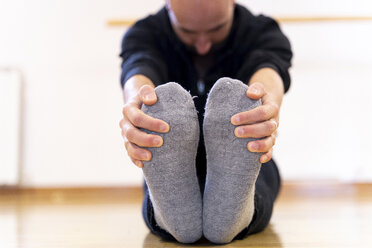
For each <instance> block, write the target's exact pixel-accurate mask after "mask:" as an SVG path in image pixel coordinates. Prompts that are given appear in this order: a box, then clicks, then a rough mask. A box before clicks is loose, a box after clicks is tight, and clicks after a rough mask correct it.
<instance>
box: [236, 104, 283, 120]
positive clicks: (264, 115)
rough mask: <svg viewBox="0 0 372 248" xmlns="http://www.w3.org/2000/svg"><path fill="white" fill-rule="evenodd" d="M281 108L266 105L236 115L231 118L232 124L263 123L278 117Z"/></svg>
mask: <svg viewBox="0 0 372 248" xmlns="http://www.w3.org/2000/svg"><path fill="white" fill-rule="evenodd" d="M278 111H279V107H278V106H277V105H275V104H264V105H261V106H258V107H256V108H254V109H251V110H248V111H245V112H241V113H238V114H235V115H233V116H232V117H231V124H233V125H244V124H253V123H257V122H263V121H266V120H269V119H271V118H273V117H274V116H277V114H278Z"/></svg>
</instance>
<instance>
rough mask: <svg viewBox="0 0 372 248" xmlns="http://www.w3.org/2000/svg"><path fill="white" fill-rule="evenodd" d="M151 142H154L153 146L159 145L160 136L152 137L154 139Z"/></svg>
mask: <svg viewBox="0 0 372 248" xmlns="http://www.w3.org/2000/svg"><path fill="white" fill-rule="evenodd" d="M153 144H154V145H155V146H159V145H161V138H160V137H156V138H154V140H153Z"/></svg>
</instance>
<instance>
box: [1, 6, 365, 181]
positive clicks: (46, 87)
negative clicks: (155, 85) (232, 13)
mask: <svg viewBox="0 0 372 248" xmlns="http://www.w3.org/2000/svg"><path fill="white" fill-rule="evenodd" d="M240 2H243V3H244V4H246V5H248V6H250V7H251V8H252V10H253V11H254V12H255V13H260V12H265V13H267V14H270V15H275V16H282V15H292V16H298V15H372V6H371V3H370V2H369V1H354V2H353V5H352V6H349V5H350V4H349V1H337V5H336V6H335V5H334V1H320V0H317V1H310V2H309V1H289V0H281V1H268V0H261V1H253V0H250V1H248V0H247V1H240ZM162 3H163V1H162V0H156V1H145V0H138V1H129V0H108V1H98V0H95V1H93V0H91V1H89V0H75V1H73V0H64V1H62V0H53V1H47V0H0V6H1V7H0V66H14V67H18V68H21V70H22V71H23V73H24V78H25V82H24V83H25V88H24V95H25V109H24V123H23V126H24V137H23V140H24V144H23V157H22V164H23V167H24V170H23V183H24V185H26V186H36V187H37V186H41V187H43V186H84V185H96V186H97V185H98V186H99V185H102V186H104V185H138V184H140V183H141V180H142V177H141V171H140V170H139V169H137V168H135V167H134V166H133V165H131V164H130V162H129V161H130V160H129V159H128V158H127V157H126V155H125V154H126V152H125V149H124V147H123V144H122V139H121V136H120V129H119V126H118V122H119V120H120V118H121V107H122V96H121V91H120V87H119V74H120V60H119V57H118V54H119V50H120V49H119V47H120V41H121V37H122V35H123V33H124V32H125V30H124V28H112V27H111V28H110V27H108V26H107V25H106V22H107V20H109V19H112V18H137V17H141V16H144V15H147V14H148V13H151V12H154V11H156V10H157V9H158V8H160V6H161V5H162ZM371 30H372V23H371V22H355V23H343V22H340V23H316V24H284V25H283V31H284V32H285V33H286V34H287V35H288V36H289V37H290V39H291V41H292V44H293V47H294V51H295V59H294V67H293V69H292V76H293V85H292V88H291V90H290V92H289V94H288V95H287V96H286V99H285V102H284V103H283V108H282V118H281V123H280V125H281V127H280V137H279V140H278V145H277V147H276V152H275V156H276V157H277V161H278V163H279V164H280V167H281V171H282V173H283V177H284V178H285V179H339V180H372V169H371V167H372V166H370V165H371V162H372V161H371V159H370V156H369V154H370V153H371V151H372V149H371V148H372V147H371V145H370V142H369V141H370V140H371V138H372V131H371V130H370V128H369V127H370V126H371V124H372V123H371V122H372V121H371V118H372V117H371V111H368V110H369V109H370V107H371V106H372V103H371V100H369V95H370V93H371V80H372V77H371V69H372V61H371V60H370V58H371V55H372V54H371V51H372V49H370V45H369V44H372V37H371V34H370V33H371ZM0 170H1V168H0Z"/></svg>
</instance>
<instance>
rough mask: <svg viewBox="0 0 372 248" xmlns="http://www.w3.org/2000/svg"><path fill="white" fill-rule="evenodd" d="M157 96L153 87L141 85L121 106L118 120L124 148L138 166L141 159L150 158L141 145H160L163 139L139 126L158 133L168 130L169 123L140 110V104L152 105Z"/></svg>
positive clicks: (146, 159)
mask: <svg viewBox="0 0 372 248" xmlns="http://www.w3.org/2000/svg"><path fill="white" fill-rule="evenodd" d="M157 100H158V99H157V96H156V94H155V90H154V88H153V87H151V86H149V85H143V86H142V87H141V88H140V89H139V91H138V93H137V94H135V95H134V96H133V97H132V98H131V99H129V100H128V101H127V102H126V103H125V105H124V107H123V119H122V120H121V121H120V124H119V125H120V128H121V135H122V136H123V138H124V144H125V148H126V150H127V152H128V155H129V157H130V159H131V160H132V162H133V163H134V164H135V165H136V166H138V167H139V168H142V167H143V163H142V160H145V161H149V160H151V157H152V154H151V152H150V151H148V150H147V149H143V148H140V147H139V146H141V147H160V146H162V145H163V139H162V137H161V136H159V135H154V134H147V133H145V132H143V131H141V130H139V128H143V129H147V130H150V131H154V132H158V133H166V132H168V131H169V125H168V124H167V123H166V122H164V121H162V120H159V119H155V118H153V117H151V116H149V115H146V114H145V113H144V112H143V111H142V110H141V106H142V104H146V105H153V104H154V103H156V102H157Z"/></svg>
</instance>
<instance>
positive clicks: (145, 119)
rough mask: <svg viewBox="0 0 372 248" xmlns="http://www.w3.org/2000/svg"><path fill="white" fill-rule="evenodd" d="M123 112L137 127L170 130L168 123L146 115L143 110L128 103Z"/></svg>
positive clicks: (161, 130) (157, 130) (161, 131)
mask: <svg viewBox="0 0 372 248" xmlns="http://www.w3.org/2000/svg"><path fill="white" fill-rule="evenodd" d="M123 114H124V116H125V117H126V118H127V119H128V120H129V121H130V122H131V123H132V124H133V125H134V126H136V127H139V128H144V129H146V130H150V131H154V132H158V133H166V132H169V129H170V127H169V125H168V123H166V122H165V121H162V120H159V119H156V118H153V117H151V116H149V115H146V114H145V113H144V112H143V111H142V110H140V109H139V108H137V107H134V106H133V105H130V104H126V105H125V106H124V108H123Z"/></svg>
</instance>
